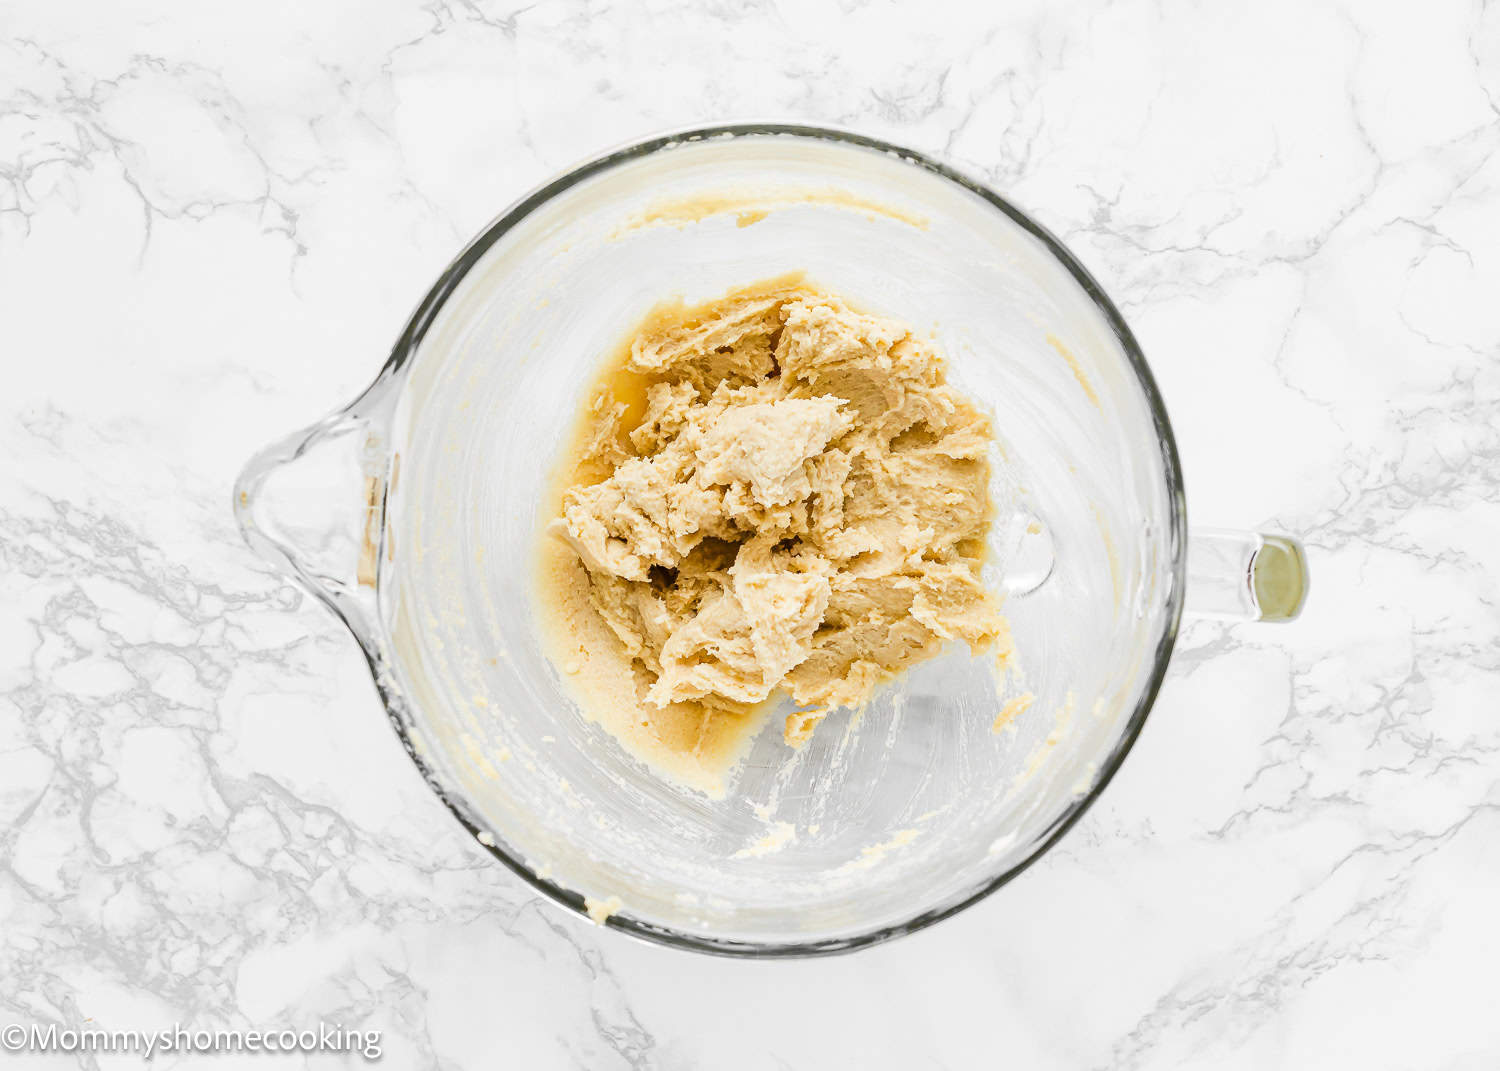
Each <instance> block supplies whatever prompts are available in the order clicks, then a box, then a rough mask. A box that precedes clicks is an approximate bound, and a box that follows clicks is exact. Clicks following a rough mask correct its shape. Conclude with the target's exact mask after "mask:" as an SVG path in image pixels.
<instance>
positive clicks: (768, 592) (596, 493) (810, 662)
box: [542, 277, 1007, 792]
mask: <svg viewBox="0 0 1500 1071" xmlns="http://www.w3.org/2000/svg"><path fill="white" fill-rule="evenodd" d="M944 371H945V369H944V360H943V357H942V355H941V354H940V353H938V352H937V350H936V349H935V348H934V347H933V345H932V344H931V343H930V342H929V341H927V340H925V339H922V338H919V337H917V336H915V335H913V334H912V332H911V331H910V330H909V329H908V328H907V327H905V326H904V325H902V324H900V323H897V322H895V321H893V320H888V319H881V318H878V317H874V316H868V315H864V314H862V313H860V312H856V311H855V310H854V309H852V308H850V307H849V306H848V305H847V304H846V303H845V302H843V301H841V300H840V299H838V298H836V297H834V296H832V295H830V294H827V293H823V292H821V291H818V290H816V289H814V288H812V287H810V286H808V285H807V284H805V283H803V282H802V281H801V280H800V279H798V278H795V277H787V278H784V279H778V280H771V281H768V282H765V283H761V284H757V285H755V286H751V287H747V288H745V289H742V290H738V291H735V292H734V293H731V294H729V295H727V296H726V297H724V298H722V299H720V300H718V301H715V302H711V303H709V304H707V305H702V306H698V307H695V308H683V307H681V306H680V305H674V306H664V307H662V308H659V309H658V310H656V311H655V312H654V313H653V314H652V315H651V316H649V317H648V318H647V319H646V321H645V322H644V323H643V324H642V325H641V326H640V327H639V328H638V329H637V331H636V332H635V333H634V335H633V336H632V338H631V339H630V341H629V343H628V345H627V346H625V347H623V348H622V351H621V353H619V354H618V355H616V357H615V358H614V359H613V360H612V361H611V362H609V364H608V366H607V367H606V369H605V371H604V374H603V376H602V377H601V380H600V382H599V383H598V384H596V385H595V386H594V388H592V389H591V390H590V392H589V393H588V395H587V397H586V403H585V411H584V415H583V418H582V421H581V423H580V427H579V431H578V434H577V436H576V438H575V441H574V443H573V445H572V450H571V453H570V455H569V456H568V458H567V460H566V463H565V464H564V465H563V468H562V471H561V472H560V474H559V492H558V499H557V503H556V511H555V514H554V519H553V520H552V521H551V523H550V524H549V525H548V528H547V532H548V538H547V539H546V540H544V547H543V597H542V602H543V606H544V609H545V616H546V617H547V618H548V625H549V631H550V633H551V636H552V640H553V647H554V657H555V659H556V660H557V661H558V664H559V665H560V666H562V667H563V668H564V669H565V670H566V671H567V672H568V673H569V674H570V675H571V676H572V677H573V679H574V681H575V682H576V684H577V686H578V691H579V693H580V698H581V701H582V704H583V707H584V709H585V712H586V713H588V714H589V715H590V716H591V717H594V718H595V719H597V720H598V721H599V722H600V723H601V724H602V725H603V726H604V727H605V728H606V729H608V730H609V731H610V732H612V733H613V734H614V735H615V736H617V737H618V738H619V739H620V740H621V741H622V742H623V743H624V744H625V745H626V746H627V748H629V749H630V750H631V751H632V752H633V753H635V754H636V755H638V756H639V757H641V758H643V759H645V760H646V761H648V762H651V763H652V764H654V765H656V766H657V767H659V768H661V769H663V770H664V771H665V772H666V773H668V774H669V775H671V776H674V777H676V778H678V779H679V780H682V781H684V782H686V783H688V784H691V785H693V786H695V787H698V788H701V789H703V790H705V791H709V792H718V791H722V789H723V787H724V777H725V774H726V773H727V771H728V770H729V768H730V767H731V766H732V765H733V763H734V762H735V760H736V759H737V758H738V757H739V754H740V752H741V751H742V750H743V745H744V743H745V741H746V740H747V739H748V737H749V736H750V735H752V734H753V732H754V730H755V729H756V728H757V727H758V726H759V725H760V724H761V721H762V718H761V717H760V716H759V715H761V713H762V712H763V711H764V710H766V709H767V708H768V703H767V701H768V700H770V699H772V698H773V697H775V696H776V695H777V694H779V693H784V694H787V695H789V696H790V697H791V699H792V700H793V702H794V703H795V704H796V705H797V707H798V708H799V709H798V710H797V711H796V712H794V713H792V714H791V715H789V716H788V718H787V721H786V728H785V736H786V740H787V742H788V743H790V744H793V745H797V744H801V743H802V742H803V741H805V740H806V739H807V738H808V736H809V735H810V734H811V733H812V731H813V729H814V727H815V726H816V725H817V723H818V721H819V720H820V719H821V718H822V717H823V716H824V715H825V714H827V713H828V712H829V711H830V710H833V709H835V708H837V707H841V706H859V705H861V704H863V703H865V702H866V701H867V700H868V699H869V698H870V695H871V693H872V692H873V690H874V689H875V688H876V687H877V686H878V685H880V684H881V683H883V682H885V681H887V680H889V679H890V678H891V677H892V676H894V675H895V674H897V673H899V672H901V671H902V670H904V669H906V668H907V667H909V666H911V665H913V664H915V663H917V662H919V661H922V660H923V659H926V658H930V657H931V656H933V655H935V654H936V653H938V651H939V650H941V649H942V647H943V646H944V645H945V644H946V643H948V642H949V641H954V640H959V641H963V642H964V643H965V644H967V645H968V646H969V648H970V649H971V650H973V651H975V652H978V651H980V650H982V649H985V648H987V647H989V646H991V645H992V644H994V643H995V641H996V640H1002V641H1004V640H1005V638H1006V632H1007V630H1006V624H1005V620H1004V618H1003V617H1002V616H1001V615H1000V612H999V603H998V600H997V599H996V598H995V597H994V596H993V595H992V594H991V593H990V592H988V591H987V590H986V589H985V587H984V585H983V583H982V582H981V579H980V566H981V564H982V561H983V557H984V553H985V541H986V534H987V531H988V528H989V523H990V515H991V505H990V500H989V477H990V462H989V451H990V447H991V445H992V441H993V436H992V433H991V429H990V424H989V421H988V419H987V418H986V417H985V416H984V415H983V414H981V413H980V412H979V411H978V410H977V409H976V408H975V407H974V406H973V405H972V404H971V403H970V402H969V401H968V399H966V398H965V397H964V396H963V395H962V394H960V393H959V392H958V391H956V390H955V389H954V388H952V387H950V386H948V385H947V383H946V382H945V379H944ZM1005 649H1006V645H1005V644H1003V643H1002V647H1001V650H1002V651H1004V650H1005Z"/></svg>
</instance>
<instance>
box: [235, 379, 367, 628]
mask: <svg viewBox="0 0 1500 1071" xmlns="http://www.w3.org/2000/svg"><path fill="white" fill-rule="evenodd" d="M383 423H384V422H383V421H381V420H379V419H377V418H374V417H373V416H372V415H371V414H368V413H364V414H362V413H361V412H360V407H359V405H358V403H356V405H355V406H351V407H350V408H349V409H346V410H343V411H341V412H338V413H335V414H333V415H332V416H329V417H327V418H325V419H323V420H321V421H319V422H318V423H316V424H314V425H312V426H311V427H309V428H304V429H303V430H301V431H299V432H295V433H293V434H292V435H289V436H287V437H286V438H284V439H281V440H279V441H277V442H274V443H272V444H271V445H270V446H268V447H266V448H265V449H263V450H261V451H260V452H259V453H257V454H256V455H255V456H254V457H252V458H251V459H250V461H249V463H247V464H246V465H245V468H244V471H242V472H241V473H240V476H239V479H238V480H236V481H235V486H234V512H235V518H236V520H238V521H239V525H240V532H241V534H242V535H243V536H244V538H245V542H246V543H247V544H249V546H250V549H251V550H253V551H255V552H256V553H257V554H259V555H260V556H261V557H262V558H264V559H266V560H267V561H268V562H270V563H271V564H272V565H275V566H277V567H278V568H279V569H281V571H282V572H284V573H286V574H287V575H288V576H289V577H290V578H292V579H293V580H296V581H298V582H299V583H300V584H301V585H302V586H303V587H304V588H306V589H307V590H308V591H309V592H310V593H312V594H313V595H316V596H317V597H318V598H319V599H320V600H322V601H323V602H324V603H326V604H328V606H330V607H331V608H332V609H333V610H334V611H336V612H337V613H338V614H339V615H340V616H341V617H343V619H344V620H345V621H346V622H348V623H349V624H350V626H351V627H352V628H354V631H355V633H356V635H360V634H361V632H362V629H361V628H360V627H359V625H361V624H362V623H363V622H364V619H365V618H366V617H367V615H368V614H369V613H370V611H371V609H372V607H373V605H374V590H375V578H376V573H377V570H378V567H379V564H380V532H381V518H382V516H383V515H384V507H385V494H386V467H387V460H388V459H387V449H386V441H385V439H386V437H385V433H384V429H383Z"/></svg>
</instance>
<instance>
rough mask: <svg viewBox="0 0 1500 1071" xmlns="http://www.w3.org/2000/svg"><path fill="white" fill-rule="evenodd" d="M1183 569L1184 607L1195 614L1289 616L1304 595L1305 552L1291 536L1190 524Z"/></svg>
mask: <svg viewBox="0 0 1500 1071" xmlns="http://www.w3.org/2000/svg"><path fill="white" fill-rule="evenodd" d="M1187 572H1188V578H1187V579H1188V583H1187V604H1186V605H1185V606H1184V608H1183V609H1184V611H1185V612H1186V613H1189V614H1194V615H1196V616H1199V617H1217V618H1224V619H1229V620H1235V621H1290V620H1292V619H1293V618H1294V617H1296V616H1297V615H1298V614H1299V613H1300V612H1301V611H1302V604H1303V603H1304V602H1305V601H1306V600H1307V587H1308V577H1307V556H1306V555H1305V554H1304V553H1303V552H1302V544H1300V543H1298V542H1297V541H1296V540H1295V539H1292V538H1290V537H1289V536H1284V535H1275V534H1272V533H1267V532H1235V531H1229V530H1226V529H1222V528H1194V529H1193V530H1192V532H1191V533H1190V534H1189V536H1188V554H1187Z"/></svg>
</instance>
